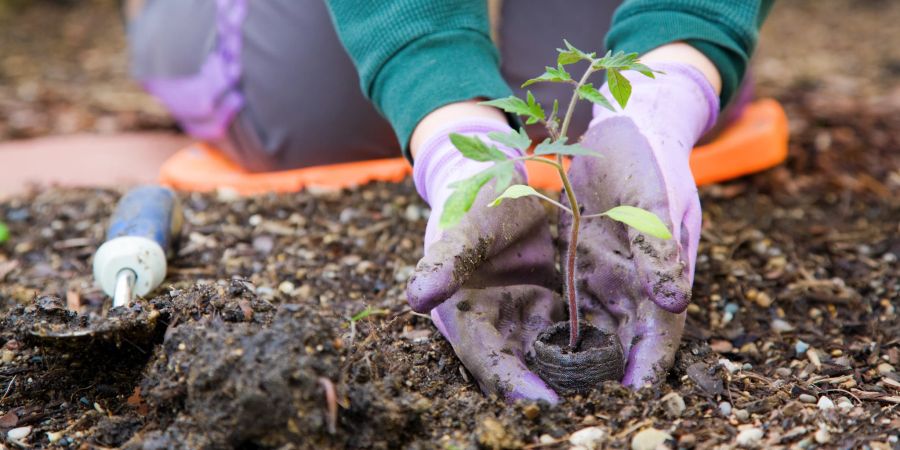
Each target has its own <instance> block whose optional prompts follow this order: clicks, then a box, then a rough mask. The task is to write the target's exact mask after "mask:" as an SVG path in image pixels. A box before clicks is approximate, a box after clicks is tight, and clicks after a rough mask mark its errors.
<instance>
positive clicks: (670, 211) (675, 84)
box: [560, 63, 719, 387]
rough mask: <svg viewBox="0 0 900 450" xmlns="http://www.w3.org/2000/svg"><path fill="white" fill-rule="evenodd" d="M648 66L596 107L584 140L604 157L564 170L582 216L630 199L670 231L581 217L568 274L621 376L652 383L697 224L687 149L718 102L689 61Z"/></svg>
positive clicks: (665, 355)
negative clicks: (606, 337)
mask: <svg viewBox="0 0 900 450" xmlns="http://www.w3.org/2000/svg"><path fill="white" fill-rule="evenodd" d="M652 67H653V68H654V69H657V70H662V71H663V72H665V74H658V75H657V76H656V79H655V80H654V79H649V78H646V77H644V76H641V75H637V74H635V75H633V76H629V80H630V81H631V82H632V85H633V90H632V96H631V99H630V101H629V103H628V105H627V107H626V108H625V109H624V111H620V112H618V113H613V112H610V111H608V110H606V109H603V108H600V107H596V106H595V108H594V119H593V121H592V122H591V125H590V127H589V128H588V131H587V133H586V134H585V135H584V138H583V142H582V145H584V146H585V147H588V148H592V149H596V150H598V151H599V152H600V154H601V155H602V157H601V158H596V157H590V156H581V157H577V158H575V159H574V160H573V161H572V165H571V168H570V170H569V176H570V177H571V181H572V189H573V190H574V191H575V194H576V197H577V198H578V199H579V201H580V202H581V203H582V206H583V208H584V210H583V212H584V214H594V213H598V212H603V211H606V210H607V209H609V208H612V207H614V206H618V205H631V206H638V207H641V208H644V209H647V210H649V211H652V212H654V213H656V214H657V215H658V216H659V217H661V218H662V219H663V221H664V222H665V223H666V225H667V226H668V227H669V229H670V230H671V231H672V236H673V238H672V239H670V240H661V239H657V238H654V237H652V236H645V235H643V234H641V233H639V232H638V231H636V230H635V229H633V228H630V227H626V226H625V225H623V224H621V223H618V222H615V221H612V220H609V219H607V218H594V219H589V220H587V221H584V222H582V228H581V235H580V237H579V245H578V260H577V270H578V273H577V274H576V280H578V281H576V283H577V284H578V287H577V292H578V295H579V299H580V302H581V303H580V304H581V305H582V314H583V315H584V317H585V318H587V319H588V320H590V321H591V322H592V323H593V324H594V325H595V326H597V327H599V328H601V329H605V330H607V331H611V332H614V333H618V335H619V338H620V340H621V342H622V346H623V347H624V349H625V355H626V367H625V378H624V379H623V380H622V381H623V383H624V384H626V385H628V386H632V387H640V386H642V385H644V384H645V383H646V382H652V381H656V380H657V379H658V378H659V377H660V376H661V375H662V374H664V373H665V371H666V370H667V369H668V368H669V367H671V365H672V362H673V359H674V357H675V352H676V350H678V345H679V342H680V340H681V334H682V331H683V329H684V320H685V314H684V310H685V308H687V305H688V303H689V302H690V299H691V285H692V283H693V277H694V260H695V258H696V254H697V243H698V241H699V239H700V222H701V212H700V200H699V198H698V196H697V186H696V184H695V183H694V178H693V176H692V174H691V169H690V167H689V165H688V157H689V155H690V152H691V149H692V148H693V146H694V144H695V143H696V142H697V140H698V139H699V138H700V136H701V135H702V134H703V133H704V132H705V131H706V130H707V129H709V128H710V127H711V126H712V125H713V124H714V123H715V121H716V116H717V114H718V109H719V108H718V106H719V105H718V96H716V94H715V92H714V91H713V88H712V86H711V85H710V84H709V82H708V81H707V80H706V79H705V78H704V77H703V75H702V74H701V73H700V72H699V71H697V70H696V69H694V68H692V67H690V66H687V65H683V64H675V63H667V64H655V65H652ZM606 95H607V97H608V98H611V97H610V96H609V91H608V90H606ZM563 199H565V197H563ZM560 220H561V223H560V241H562V242H561V246H560V249H561V251H562V252H563V253H562V254H565V253H564V252H565V248H566V245H567V244H566V241H567V239H568V236H569V228H570V227H571V218H570V217H569V216H568V215H567V214H562V215H561V216H560Z"/></svg>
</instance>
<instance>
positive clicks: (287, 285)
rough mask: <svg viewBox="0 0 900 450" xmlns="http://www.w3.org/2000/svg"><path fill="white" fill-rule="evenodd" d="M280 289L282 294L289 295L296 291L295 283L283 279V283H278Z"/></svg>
mask: <svg viewBox="0 0 900 450" xmlns="http://www.w3.org/2000/svg"><path fill="white" fill-rule="evenodd" d="M278 290H279V291H281V293H282V294H285V295H289V294H290V293H291V292H294V283H291V282H290V281H282V282H281V284H279V285H278Z"/></svg>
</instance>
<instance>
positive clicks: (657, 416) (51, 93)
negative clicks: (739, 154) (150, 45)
mask: <svg viewBox="0 0 900 450" xmlns="http://www.w3.org/2000/svg"><path fill="white" fill-rule="evenodd" d="M0 4H3V5H4V6H5V5H6V4H18V5H21V4H24V3H23V2H15V1H12V2H9V1H7V2H5V3H4V2H3V0H0ZM16 8H21V9H15V8H14V9H11V10H7V11H0V12H2V14H0V30H3V33H0V48H3V49H4V52H3V55H2V57H0V60H2V61H0V139H7V138H20V137H31V136H39V135H45V134H49V133H66V132H72V131H85V130H86V131H99V132H104V131H117V130H134V129H137V130H142V129H151V128H160V127H163V128H168V127H171V126H172V122H171V119H169V118H167V117H166V116H165V115H164V114H163V113H162V112H161V110H160V109H159V107H158V105H155V103H154V102H152V100H150V99H149V97H147V96H145V95H144V94H141V93H140V92H139V91H138V90H137V87H136V86H135V85H134V84H133V83H132V82H130V81H128V79H127V76H126V71H125V65H124V45H123V43H122V38H121V25H120V22H118V18H117V16H116V14H115V12H114V2H112V1H109V0H96V1H90V2H84V3H83V4H79V6H78V7H74V6H71V5H69V6H66V5H59V4H58V3H56V2H47V1H40V2H34V4H33V5H32V6H28V7H16ZM9 11H14V12H9ZM111 11H112V12H111ZM898 11H900V3H897V2H890V1H887V0H873V1H871V2H865V3H864V4H863V3H861V2H851V1H835V0H822V1H819V0H816V1H806V0H803V1H800V0H797V1H795V2H782V3H779V4H777V6H776V9H775V11H774V12H773V16H772V18H771V19H770V21H769V25H767V26H766V28H765V29H764V30H763V36H764V38H763V42H762V43H761V48H760V52H759V55H758V58H757V61H756V65H755V68H756V75H757V79H758V80H759V82H760V86H761V92H762V93H764V94H766V95H775V96H776V97H777V98H778V99H779V100H781V101H782V103H783V104H784V105H785V108H786V109H787V111H788V115H789V117H790V120H791V150H790V157H789V159H788V161H787V162H786V163H785V164H784V165H782V166H780V167H778V168H775V169H772V170H769V171H767V172H764V173H760V174H756V175H753V176H750V177H745V178H742V179H739V180H735V181H731V182H728V183H724V184H720V185H715V186H710V187H706V188H703V189H701V195H702V201H703V207H704V228H703V236H702V240H701V244H700V251H699V255H698V260H697V269H696V282H695V285H694V304H693V305H691V307H690V308H689V310H688V313H689V314H688V319H687V320H688V322H687V327H686V333H685V338H684V340H683V343H682V345H681V348H680V350H679V353H678V356H677V359H676V363H675V367H674V368H673V369H672V370H671V371H670V373H669V376H668V378H667V379H666V380H664V382H663V383H661V384H660V385H659V386H657V387H654V388H651V389H644V390H641V391H639V392H632V391H629V390H627V389H624V388H622V387H621V386H619V385H618V384H617V383H615V382H609V383H606V384H605V385H603V387H602V388H601V389H599V390H597V391H595V392H592V393H590V394H588V395H583V396H572V397H567V398H566V399H565V400H564V402H563V403H562V404H560V405H558V406H556V407H549V406H547V405H535V404H530V403H527V402H526V403H520V404H515V405H507V404H505V403H504V402H503V401H502V400H499V399H497V398H490V397H484V396H483V395H481V393H480V392H479V391H478V388H477V386H476V384H475V383H474V381H473V379H472V377H471V375H469V374H468V373H467V372H466V371H465V369H464V368H463V367H462V366H461V364H460V362H459V360H458V359H457V358H456V356H455V355H454V354H453V351H452V349H451V347H450V345H449V344H448V343H447V342H446V341H445V340H444V339H443V338H442V337H441V336H440V334H439V333H438V332H437V330H436V329H435V328H434V326H433V325H432V324H431V322H430V320H429V319H428V318H427V317H424V316H421V315H417V314H414V313H413V312H412V311H410V310H409V308H408V307H407V306H406V304H405V295H404V286H405V283H406V280H407V278H408V277H409V275H410V273H411V271H412V268H413V266H414V265H415V263H416V261H417V260H418V259H419V257H420V256H421V249H422V241H421V238H422V236H423V235H424V227H425V218H426V215H427V209H426V208H425V205H423V204H422V203H421V202H420V201H419V200H418V196H417V195H416V193H415V190H414V189H413V187H412V185H411V183H410V182H409V181H406V182H404V183H402V184H396V185H393V184H372V185H368V186H364V187H361V188H359V189H354V190H348V191H343V192H338V193H335V192H321V191H317V190H311V191H310V190H308V191H304V192H301V193H298V194H295V195H277V196H276V195H269V196H260V197H254V198H234V197H232V196H230V195H228V193H224V192H223V193H221V194H206V195H200V194H184V195H182V201H183V204H184V205H185V208H186V216H185V219H186V223H185V229H184V231H183V233H182V237H181V243H180V245H179V251H178V254H177V255H176V257H175V258H174V259H173V261H172V266H171V267H170V270H169V277H168V279H167V282H166V283H165V284H164V286H162V287H161V288H160V289H158V290H157V292H155V293H154V294H153V295H152V296H150V298H148V299H147V300H145V301H142V302H141V303H139V304H138V305H137V306H136V307H135V308H134V309H130V310H128V311H120V312H115V313H112V312H111V313H109V314H108V315H107V316H106V317H105V319H109V321H107V320H104V317H103V315H104V314H105V313H104V312H103V311H104V309H103V304H104V303H107V304H108V302H109V300H108V299H106V298H105V296H104V295H103V293H102V292H101V291H100V290H99V289H97V288H96V287H95V286H94V284H93V281H92V278H91V267H90V262H91V261H90V257H91V254H92V253H93V251H94V250H95V249H96V248H97V246H98V245H99V244H100V243H101V242H102V239H103V236H104V234H105V227H106V220H107V218H108V217H109V215H110V214H111V212H112V208H113V207H114V205H115V202H116V200H117V199H118V197H119V195H120V194H121V193H120V192H116V191H110V190H99V189H78V190H72V189H69V190H60V189H43V190H37V191H35V192H33V193H31V194H29V195H27V196H20V197H16V198H12V199H8V200H5V201H3V202H0V217H2V218H3V220H4V221H6V222H7V223H8V225H9V226H10V230H11V234H12V238H11V239H10V241H9V242H7V243H5V244H3V245H0V319H2V329H0V345H2V349H0V362H2V365H0V438H2V439H5V440H6V444H7V445H9V446H15V445H17V444H15V443H12V442H9V440H8V438H7V434H6V432H7V431H9V430H11V429H14V428H18V427H32V429H31V431H30V433H29V434H28V436H26V437H25V438H24V440H23V441H24V444H25V445H27V446H31V447H34V448H46V447H60V446H64V447H77V448H96V447H126V448H154V449H155V448H160V449H161V448H230V447H239V448H285V449H289V448H444V449H453V448H474V447H482V448H523V447H529V448H535V447H537V446H539V445H541V448H568V447H569V443H568V437H569V436H570V434H571V433H573V432H575V431H578V430H580V429H583V428H585V427H589V426H596V427H600V428H602V429H604V430H605V431H606V432H607V434H608V436H607V439H606V442H605V444H604V445H606V446H609V447H613V448H629V447H630V445H631V443H632V439H634V438H635V436H636V435H637V434H638V432H639V431H641V430H643V429H646V428H650V427H653V428H656V429H659V430H662V431H665V432H666V433H668V434H669V435H670V436H671V437H672V440H671V441H670V442H669V443H670V445H673V446H674V445H676V444H677V445H678V446H680V447H684V448H688V447H697V448H715V447H719V448H730V447H733V446H735V445H737V443H738V442H739V439H738V436H739V435H741V439H740V442H749V443H750V444H754V445H757V446H760V447H763V448H769V447H777V446H785V447H789V446H793V445H811V446H821V447H834V448H853V447H863V446H866V445H868V446H869V447H870V448H875V449H887V448H897V447H898V431H897V430H898V429H900V406H898V405H900V375H898V369H900V320H898V316H897V309H898V307H900V262H898V258H900V198H898V195H897V194H898V193H900V152H898V149H900V133H898V131H897V130H900V90H898V88H897V85H896V73H897V61H898V60H900V59H898V58H900V56H898V53H897V51H898V50H897V49H898V48H900V47H897V46H896V45H891V44H892V43H893V42H896V39H890V36H889V35H884V34H881V33H891V34H895V32H896V30H897V28H896V27H893V25H894V24H895V23H896V17H897V13H898ZM801 22H802V23H803V24H804V26H803V27H802V28H797V26H796V24H797V23H801ZM798 30H801V31H798ZM878 30H880V31H878ZM824 42H830V44H829V45H824V44H823V43H824ZM60 43H64V44H63V45H60ZM851 44H852V45H851ZM841 45H844V46H850V48H849V49H847V48H845V47H841ZM835 52H838V53H839V54H840V57H835V56H834V53H835ZM892 75H893V76H892ZM892 80H893V81H892ZM63 304H64V305H67V306H68V307H74V308H77V309H80V310H81V312H82V313H83V314H86V315H87V317H88V319H87V321H88V322H90V323H96V324H100V325H99V326H100V327H101V328H102V327H104V326H106V327H108V328H110V329H104V330H101V331H105V332H104V333H101V334H100V335H97V336H92V337H91V338H90V339H87V340H82V341H77V342H76V343H74V344H73V345H70V344H71V343H65V342H58V341H55V340H50V341H47V340H45V339H41V338H39V337H35V336H33V335H32V334H31V333H27V332H22V331H23V330H27V329H31V328H32V325H33V324H32V323H31V322H28V320H29V318H32V317H34V314H38V316H40V315H43V316H41V317H43V318H44V320H46V321H47V324H49V325H55V326H59V327H70V326H76V327H78V326H82V325H84V324H83V323H81V322H78V323H73V322H72V321H73V320H74V321H79V320H84V319H77V318H73V317H72V316H70V315H69V314H66V313H65V312H64V311H63V309H62V305H63ZM29 308H31V309H29ZM154 311H155V312H156V313H158V314H159V315H158V316H156V317H157V322H156V323H158V325H159V326H158V328H157V327H153V328H152V330H150V332H149V333H144V334H141V335H139V336H134V335H128V334H123V333H120V332H118V331H117V330H118V329H115V328H114V327H113V325H103V324H115V323H116V322H115V320H116V319H117V318H122V317H123V316H120V314H122V315H124V317H125V318H126V319H127V318H131V317H132V316H131V315H138V316H140V315H141V314H146V315H147V316H148V317H149V316H150V315H151V313H153V312H154ZM364 311H365V312H366V313H365V314H362V315H363V316H365V317H363V318H362V319H359V320H350V318H351V317H353V316H355V315H357V314H359V313H361V312H364ZM23 318H24V322H23ZM66 329H68V328H66ZM107 332H109V333H107ZM110 333H111V334H110ZM110 336H112V338H109V337H110ZM807 345H808V349H805V348H804V347H805V346H807ZM678 397H680V398H681V400H683V402H684V405H685V406H684V408H681V407H680V402H679V401H677V400H678ZM822 398H827V399H828V401H824V400H821V399H822ZM810 401H811V402H812V403H810ZM829 401H830V402H831V403H833V404H834V405H835V406H834V407H833V408H829V404H828V403H829ZM816 402H819V403H820V404H821V406H822V407H821V408H820V407H819V406H818V405H817V404H816ZM726 403H727V404H726ZM723 413H724V414H723ZM751 428H753V429H759V430H761V431H762V434H761V437H759V438H758V440H754V439H750V438H752V437H754V436H753V434H754V433H753V431H752V430H750V429H751ZM51 438H52V440H53V442H51Z"/></svg>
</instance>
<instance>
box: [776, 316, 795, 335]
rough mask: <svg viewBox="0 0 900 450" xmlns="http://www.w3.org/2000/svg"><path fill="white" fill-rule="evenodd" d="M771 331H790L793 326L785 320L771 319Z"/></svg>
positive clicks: (792, 329)
mask: <svg viewBox="0 0 900 450" xmlns="http://www.w3.org/2000/svg"><path fill="white" fill-rule="evenodd" d="M772 331H774V332H776V333H790V332H791V331H794V326H793V325H791V324H790V323H788V322H787V321H786V320H782V319H775V320H773V321H772Z"/></svg>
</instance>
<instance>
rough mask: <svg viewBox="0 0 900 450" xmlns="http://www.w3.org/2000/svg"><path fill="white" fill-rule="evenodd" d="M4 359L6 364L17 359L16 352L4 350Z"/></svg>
mask: <svg viewBox="0 0 900 450" xmlns="http://www.w3.org/2000/svg"><path fill="white" fill-rule="evenodd" d="M2 359H3V362H4V363H10V362H12V361H13V360H14V359H16V352H14V351H12V350H6V349H4V350H3V356H2Z"/></svg>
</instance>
